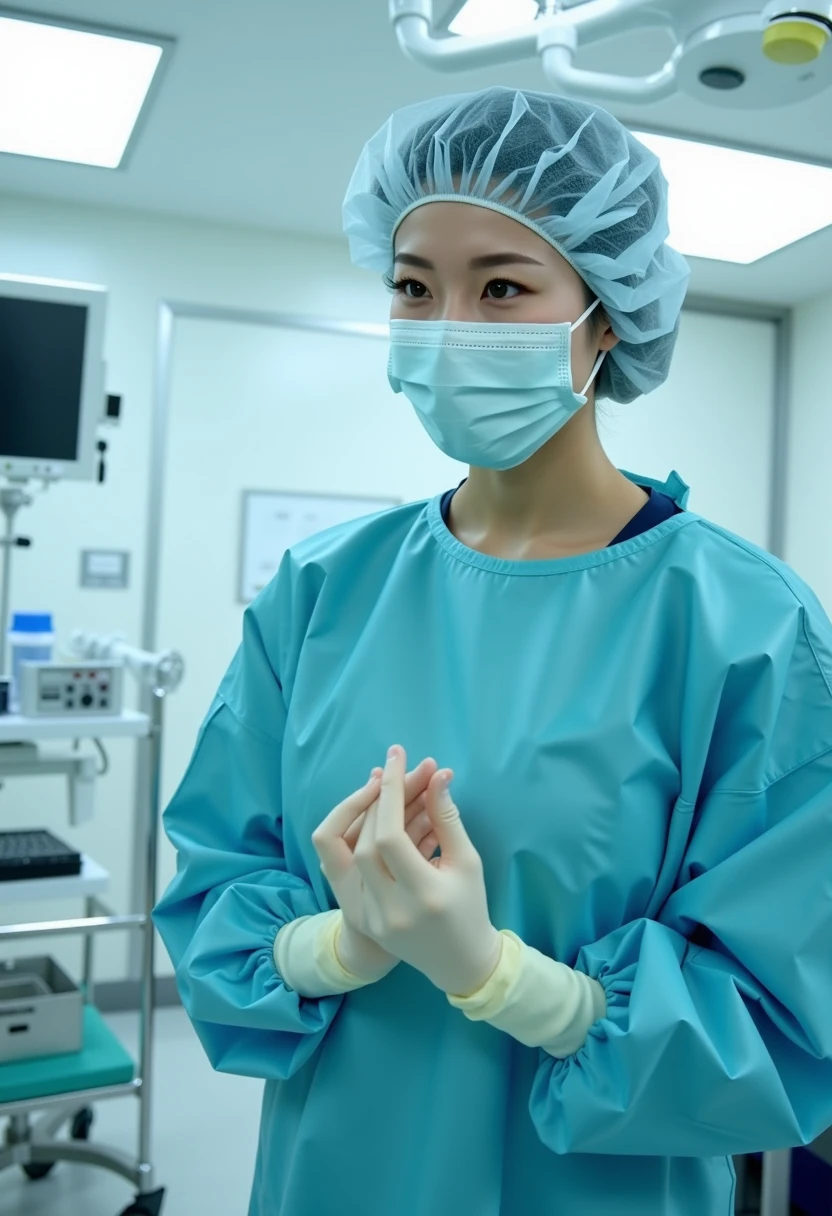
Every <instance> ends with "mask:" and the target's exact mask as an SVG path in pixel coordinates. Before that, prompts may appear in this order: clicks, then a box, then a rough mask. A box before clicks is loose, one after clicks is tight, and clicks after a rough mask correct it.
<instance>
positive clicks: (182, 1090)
mask: <svg viewBox="0 0 832 1216" xmlns="http://www.w3.org/2000/svg"><path fill="white" fill-rule="evenodd" d="M156 1016H157V1038H156V1060H155V1067H154V1077H155V1083H156V1092H155V1099H154V1106H153V1139H154V1165H155V1166H156V1170H157V1179H158V1185H159V1186H164V1187H165V1188H166V1198H165V1204H164V1207H163V1209H162V1216H197V1213H198V1216H246V1213H247V1210H248V1196H249V1189H250V1187H251V1179H252V1176H253V1173H254V1157H255V1153H256V1148H257V1129H258V1125H259V1122H260V1096H261V1092H262V1082H260V1081H255V1080H250V1079H249V1078H246V1077H230V1076H224V1075H220V1074H218V1073H215V1072H214V1071H213V1069H212V1068H211V1066H210V1064H209V1063H208V1061H207V1060H206V1058H205V1055H204V1053H203V1051H202V1048H201V1046H200V1044H199V1042H198V1040H197V1038H196V1036H195V1035H194V1032H193V1030H192V1028H191V1025H190V1023H189V1022H188V1019H187V1018H186V1016H185V1013H184V1011H183V1010H182V1009H179V1008H177V1009H161V1010H159V1011H158V1013H157V1015H156ZM107 1022H108V1023H109V1025H110V1026H111V1027H112V1029H113V1030H114V1031H115V1032H116V1033H117V1034H118V1036H119V1038H120V1039H121V1040H122V1042H123V1043H124V1045H125V1047H127V1049H128V1050H129V1051H131V1052H133V1053H135V1051H136V1034H137V1018H136V1016H135V1015H134V1014H126V1013H123V1014H113V1015H110V1016H108V1018H107ZM137 1115H138V1102H137V1101H136V1099H135V1098H119V1099H115V1100H113V1101H108V1102H102V1103H99V1105H98V1107H97V1109H96V1117H95V1125H94V1128H93V1133H92V1136H93V1138H94V1139H98V1140H100V1141H101V1142H102V1143H106V1144H109V1145H112V1146H114V1147H116V1148H120V1149H122V1150H124V1151H125V1152H127V1153H130V1154H131V1155H135V1153H136V1150H137V1139H136V1137H137ZM3 1130H4V1129H3V1128H2V1127H0V1135H2V1132H3ZM133 1195H134V1192H133V1191H132V1190H131V1188H130V1186H129V1184H128V1183H126V1182H123V1181H122V1180H121V1179H120V1178H118V1177H117V1176H116V1175H115V1174H110V1173H107V1172H105V1171H104V1170H99V1169H92V1168H90V1167H88V1166H78V1165H66V1164H59V1165H56V1166H55V1167H54V1169H53V1170H52V1172H51V1173H50V1174H49V1175H47V1177H46V1178H43V1179H41V1180H40V1181H39V1182H30V1181H29V1180H28V1179H27V1178H26V1177H25V1176H24V1174H23V1171H22V1170H21V1169H19V1168H13V1169H8V1170H5V1171H3V1172H2V1173H0V1214H2V1216H118V1214H119V1213H120V1212H121V1211H122V1210H123V1209H124V1208H125V1207H126V1206H127V1205H128V1204H129V1203H130V1202H131V1200H132V1198H133Z"/></svg>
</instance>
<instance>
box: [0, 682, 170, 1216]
mask: <svg viewBox="0 0 832 1216" xmlns="http://www.w3.org/2000/svg"><path fill="white" fill-rule="evenodd" d="M166 691H170V689H167V690H166V689H165V688H164V687H158V686H157V687H154V688H152V689H150V694H151V695H150V698H149V701H150V711H149V713H146V714H140V713H134V712H129V711H128V712H125V713H124V714H122V715H121V716H119V717H117V718H116V717H109V718H108V717H100V718H95V719H87V720H85V721H84V722H80V721H67V720H66V718H63V719H59V718H22V717H12V716H4V717H0V745H2V744H11V745H13V744H26V743H28V744H32V743H38V742H41V741H46V740H60V739H72V740H77V739H79V738H80V739H92V738H99V739H100V738H107V737H109V738H114V737H119V736H120V737H133V738H135V739H136V740H137V742H138V744H139V747H140V749H141V755H140V762H141V764H142V765H144V766H146V775H147V780H146V781H145V782H144V786H145V788H147V790H148V803H149V805H148V812H149V813H148V815H147V817H146V822H147V825H148V830H147V833H146V839H145V842H144V857H143V858H141V859H140V860H141V872H142V890H143V898H142V901H141V908H140V911H138V912H136V913H130V914H125V915H117V914H116V913H114V912H113V911H112V910H111V909H110V908H109V907H108V906H107V904H105V902H104V901H103V900H102V899H101V898H100V892H101V891H102V890H104V889H105V888H106V884H107V879H108V875H107V873H106V871H104V870H103V869H102V868H101V867H100V866H99V865H98V864H97V863H96V862H94V861H93V860H92V859H91V858H88V857H85V858H84V860H83V869H82V873H81V874H80V875H79V876H78V877H77V878H54V879H32V880H29V881H28V882H19V883H3V884H2V887H0V902H3V903H5V902H10V901H11V900H16V899H27V900H32V899H40V900H47V899H55V898H59V899H61V898H65V897H69V896H80V897H81V898H82V899H83V901H84V911H85V915H84V916H82V917H80V918H78V919H75V920H61V921H39V922H35V923H21V924H13V925H4V926H0V944H1V943H2V942H4V941H20V940H24V939H25V940H26V941H29V940H30V939H33V938H35V937H46V936H49V937H54V936H56V935H61V936H63V935H72V934H75V935H78V934H80V935H83V937H84V963H83V992H84V1001H85V1009H84V1017H85V1051H86V1050H87V1046H88V1043H90V1042H91V1041H92V1039H93V1038H94V1039H95V1041H96V1043H97V1045H98V1048H99V1049H100V1050H99V1054H98V1055H97V1056H96V1057H95V1059H96V1060H98V1061H99V1063H100V1065H101V1067H100V1068H99V1073H100V1076H101V1077H103V1078H104V1080H103V1083H94V1084H92V1085H88V1086H86V1087H84V1086H83V1084H82V1085H81V1086H80V1087H79V1084H78V1081H77V1080H73V1076H72V1067H73V1060H74V1059H75V1063H76V1064H77V1066H78V1075H79V1077H80V1076H83V1069H84V1063H83V1060H84V1053H83V1052H82V1053H81V1054H80V1055H79V1056H78V1057H77V1058H74V1057H72V1056H60V1057H58V1056H53V1057H52V1058H51V1060H50V1061H49V1062H48V1063H46V1064H44V1062H42V1061H38V1060H32V1061H20V1062H17V1063H16V1064H14V1065H9V1064H6V1065H2V1066H0V1121H2V1120H3V1119H5V1120H6V1121H7V1122H6V1128H5V1140H4V1143H3V1144H0V1169H5V1168H7V1167H9V1166H13V1165H19V1166H21V1167H22V1168H23V1169H24V1170H25V1171H26V1173H27V1174H28V1175H29V1177H30V1178H33V1179H37V1178H40V1177H43V1176H44V1175H45V1174H46V1173H48V1172H49V1171H50V1170H51V1169H52V1167H53V1166H54V1165H55V1163H56V1162H59V1161H64V1162H66V1161H69V1162H82V1163H84V1164H86V1165H95V1166H100V1167H101V1168H102V1169H107V1170H112V1171H114V1172H115V1173H116V1174H119V1175H121V1177H123V1178H125V1179H126V1180H127V1181H128V1182H130V1183H132V1185H133V1186H134V1187H135V1188H136V1192H137V1194H136V1197H135V1200H134V1201H133V1202H131V1203H130V1204H129V1206H128V1207H127V1208H126V1209H125V1210H124V1212H123V1213H122V1216H159V1213H160V1212H161V1208H162V1201H163V1198H164V1189H163V1188H160V1187H158V1186H157V1185H156V1180H155V1179H154V1175H153V1166H152V1164H151V1161H150V1116H151V1100H152V1067H153V1006H154V984H153V975H154V966H153V950H154V932H153V925H152V922H151V919H150V914H151V911H152V909H153V905H154V902H155V897H156V867H157V846H158V833H159V810H160V807H159V796H160V794H159V791H160V771H161V740H162V722H163V712H164V702H165V696H166ZM15 752H16V749H15V748H14V746H11V747H8V748H6V747H3V746H0V777H5V776H8V775H20V774H21V772H23V771H24V769H25V765H22V764H21V761H20V757H19V756H17V757H16V756H15ZM4 756H5V765H6V767H5V769H4ZM67 764H68V765H69V764H71V759H68V760H67ZM28 771H29V772H32V773H33V772H41V771H44V769H43V768H42V767H35V764H34V763H33V766H32V767H31V768H30V769H29V770H28ZM46 771H52V772H55V771H61V770H60V765H59V762H58V764H57V765H56V764H54V763H53V766H52V767H51V768H50V769H47V770H46ZM136 860H137V863H138V862H139V859H138V858H137V859H136ZM13 888H16V890H14V889H13ZM116 930H128V931H133V932H138V933H141V934H142V937H143V951H142V967H141V1015H140V1038H139V1043H140V1046H139V1059H138V1062H137V1066H133V1062H132V1060H130V1059H129V1057H127V1053H126V1052H125V1051H124V1049H123V1048H120V1045H119V1044H118V1042H117V1040H116V1039H115V1036H113V1035H112V1033H111V1032H110V1031H109V1029H108V1028H107V1027H106V1026H105V1024H104V1022H103V1020H102V1019H101V1017H100V1015H99V1014H98V1011H97V1010H96V1008H95V981H94V974H93V945H94V941H95V937H96V935H97V934H99V933H109V932H113V931H116ZM108 1051H109V1060H110V1062H109V1064H107V1066H106V1067H105V1062H106V1061H107V1059H108V1056H107V1052H108ZM119 1051H120V1053H121V1055H122V1056H123V1057H125V1059H126V1063H125V1059H120V1058H119ZM90 1058H92V1057H90ZM11 1069H13V1070H14V1071H13V1073H11V1074H10V1073H9V1070H11ZM4 1071H5V1073H6V1077H5V1080H3V1074H4ZM93 1072H95V1069H93ZM122 1072H123V1074H124V1075H119V1074H120V1073H122ZM45 1073H47V1074H51V1076H50V1077H48V1078H47V1080H44V1074H45ZM107 1074H109V1079H106V1076H107ZM66 1086H70V1088H65V1087H66ZM15 1087H17V1092H18V1093H19V1096H16V1095H15ZM53 1087H54V1092H44V1090H45V1089H46V1090H47V1091H48V1090H50V1089H52V1088H53ZM125 1094H133V1095H134V1096H135V1097H136V1098H137V1099H138V1102H139V1129H138V1151H137V1155H136V1157H129V1156H127V1155H126V1154H125V1153H122V1152H120V1151H118V1150H116V1149H113V1148H107V1147H105V1146H104V1145H102V1144H99V1143H97V1142H96V1141H91V1140H90V1139H89V1137H90V1130H91V1126H92V1120H93V1107H94V1106H95V1104H97V1103H98V1102H103V1101H104V1100H105V1099H108V1098H118V1097H121V1096H123V1095H125ZM67 1124H69V1125H70V1138H69V1139H67V1140H63V1139H62V1140H59V1139H57V1133H58V1131H59V1130H60V1129H61V1128H62V1127H64V1126H65V1125H67Z"/></svg>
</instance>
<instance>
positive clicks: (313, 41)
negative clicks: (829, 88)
mask: <svg viewBox="0 0 832 1216" xmlns="http://www.w3.org/2000/svg"><path fill="white" fill-rule="evenodd" d="M15 7H16V8H17V9H18V11H21V10H23V11H26V12H38V11H39V6H37V5H32V4H29V3H26V2H25V0H23V2H22V3H21V2H20V0H17V3H16V4H15ZM41 11H46V12H48V13H50V15H52V16H55V17H67V18H75V19H77V20H86V21H92V22H98V23H100V24H102V25H110V26H117V27H119V28H121V29H128V30H130V29H132V30H139V31H143V32H146V33H151V34H166V35H168V36H172V37H173V38H175V39H176V42H177V46H176V49H175V52H174V54H173V57H172V60H171V63H170V66H169V69H168V73H167V75H166V77H165V79H164V81H163V83H162V87H161V89H160V91H159V93H158V95H157V97H156V100H155V104H154V105H153V108H152V111H151V113H150V114H149V117H148V121H147V123H146V125H145V128H144V130H143V131H142V133H141V137H140V138H139V140H138V143H137V145H136V147H135V149H134V151H133V155H132V157H131V159H130V162H129V164H128V165H127V167H126V168H125V169H124V170H118V171H113V170H105V169H93V168H87V167H84V166H79V165H68V164H59V163H55V162H50V161H41V160H34V159H28V158H25V157H15V156H8V155H2V154H0V191H3V192H6V193H14V194H24V195H30V196H37V197H43V198H53V199H55V198H58V199H67V200H75V201H79V202H86V203H94V204H98V205H104V206H113V207H126V208H131V209H133V210H137V209H138V210H149V211H155V212H163V213H172V214H176V215H182V216H198V217H204V218H207V219H213V220H222V221H226V222H232V223H236V224H245V225H254V226H257V227H261V228H270V229H281V230H284V231H285V230H289V231H298V232H311V233H316V234H322V235H328V236H333V237H337V236H339V234H340V206H341V199H342V197H343V194H344V189H345V187H346V184H347V182H348V181H349V177H350V174H351V172H352V169H353V166H354V164H355V161H356V158H357V156H358V153H359V152H360V150H361V147H362V146H363V143H364V141H365V140H366V139H367V138H368V136H369V135H371V134H372V133H373V132H374V131H375V130H376V129H377V128H378V127H379V126H380V125H381V123H382V122H383V121H384V120H385V118H386V117H387V116H388V114H389V113H390V111H391V110H392V109H395V108H396V107H397V106H401V105H406V104H408V103H409V102H412V101H417V100H419V99H421V98H424V97H430V96H441V95H442V94H444V93H451V92H462V91H466V90H471V89H476V88H481V87H483V86H484V85H488V84H498V83H499V84H506V85H510V86H518V87H525V88H535V89H544V90H545V89H547V88H549V87H550V86H549V85H548V84H547V81H546V78H545V77H544V75H543V73H542V71H541V69H540V67H539V65H538V63H537V62H536V61H534V60H532V61H529V62H527V63H520V64H510V65H507V66H506V67H504V68H499V69H497V68H493V69H489V70H487V71H478V72H465V73H460V74H453V75H440V74H438V73H434V72H431V71H429V70H428V69H426V68H421V67H419V66H417V65H415V64H413V63H410V62H409V61H408V60H406V59H405V58H404V57H403V56H402V54H401V53H400V51H399V49H398V46H397V44H396V41H395V37H394V35H393V32H392V29H391V26H390V24H389V22H388V18H387V0H243V2H242V3H237V4H232V3H227V2H224V3H220V0H119V2H118V3H117V4H116V3H113V0H48V2H45V3H44V8H43V10H41ZM656 35H657V36H656V37H650V36H645V35H644V34H643V33H642V34H640V35H638V36H636V37H628V38H627V39H626V40H620V39H619V40H616V41H615V42H612V41H611V42H609V43H607V44H605V45H603V46H598V47H595V48H593V49H592V52H591V54H590V53H587V54H586V56H585V58H584V59H583V60H581V61H580V62H581V63H582V64H583V65H584V66H589V67H596V68H599V69H601V70H603V69H613V70H618V71H620V70H621V63H622V61H623V62H624V63H625V64H626V70H627V71H628V72H633V73H635V72H641V71H650V70H652V69H653V68H654V67H657V66H659V64H660V63H661V62H663V60H664V58H665V42H664V36H663V35H661V34H659V32H658V31H656ZM831 107H832V93H826V94H822V95H821V96H820V97H818V98H815V99H814V100H812V101H807V102H804V103H801V104H800V105H795V106H790V107H784V108H783V109H781V110H765V111H763V110H759V111H752V112H739V111H728V110H721V109H717V108H714V107H711V106H706V105H703V104H700V103H698V102H694V101H692V100H689V99H687V98H685V97H682V96H680V95H677V96H675V97H673V98H671V99H669V100H667V101H663V102H660V103H657V104H654V105H651V106H638V107H636V106H630V107H610V108H612V109H614V110H615V113H616V114H617V115H618V117H619V118H621V119H622V120H624V121H626V122H628V123H629V124H630V125H631V126H634V127H638V126H642V127H643V128H645V129H649V128H654V129H659V130H667V131H671V132H673V131H678V132H680V133H685V134H693V135H702V136H705V137H707V138H710V139H712V140H716V141H719V140H720V139H722V140H726V141H731V142H735V143H739V144H742V145H746V146H752V147H756V148H760V149H764V150H765V149H774V150H779V151H788V152H791V153H792V154H803V155H806V156H807V157H808V158H810V159H811V158H816V159H822V160H826V161H829V162H832V123H830V122H829V114H830V108H831ZM691 286H692V289H693V290H694V291H696V292H699V293H709V294H713V295H720V296H728V297H734V298H737V299H744V300H753V301H756V302H760V301H764V302H767V303H777V304H792V303H795V302H797V301H799V300H802V299H806V298H808V297H811V296H814V295H819V294H821V293H823V292H827V291H832V227H830V228H827V229H825V230H824V231H823V232H822V233H818V234H816V235H815V236H812V237H808V238H807V239H806V240H804V241H800V242H799V243H798V244H796V245H793V246H791V247H790V248H789V249H787V250H783V251H781V252H779V253H776V254H773V255H771V256H770V257H768V258H764V259H762V260H761V261H759V262H757V263H755V264H753V265H751V266H733V265H728V264H725V263H712V262H704V261H697V262H695V263H694V273H693V280H692V285H691Z"/></svg>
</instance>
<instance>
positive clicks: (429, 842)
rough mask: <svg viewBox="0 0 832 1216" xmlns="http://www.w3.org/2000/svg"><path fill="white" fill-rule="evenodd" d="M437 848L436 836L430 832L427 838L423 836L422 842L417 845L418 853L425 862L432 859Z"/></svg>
mask: <svg viewBox="0 0 832 1216" xmlns="http://www.w3.org/2000/svg"><path fill="white" fill-rule="evenodd" d="M438 848H439V841H438V840H437V839H436V834H435V833H434V832H430V833H429V834H428V835H427V836H425V838H424V840H423V841H422V843H421V844H420V845H419V852H420V853H421V854H422V856H423V857H424V858H425V860H426V861H430V859H431V857H433V855H434V853H435V852H436V850H437V849H438Z"/></svg>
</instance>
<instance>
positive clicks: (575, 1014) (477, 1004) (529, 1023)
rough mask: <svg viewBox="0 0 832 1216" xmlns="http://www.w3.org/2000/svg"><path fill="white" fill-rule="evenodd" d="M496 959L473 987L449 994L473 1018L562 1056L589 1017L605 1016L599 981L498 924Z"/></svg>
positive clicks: (573, 1047)
mask: <svg viewBox="0 0 832 1216" xmlns="http://www.w3.org/2000/svg"><path fill="white" fill-rule="evenodd" d="M500 934H501V936H502V938H503V947H502V951H501V953H500V961H499V962H498V963H497V966H496V968H495V970H494V971H493V972H492V974H491V976H490V977H489V979H488V980H486V982H485V983H484V984H483V986H482V988H480V989H479V991H478V992H474V993H472V994H471V995H470V996H467V997H459V996H450V995H449V996H448V1001H449V1002H450V1003H451V1005H453V1006H454V1008H455V1009H461V1010H462V1012H463V1013H464V1014H465V1016H466V1017H467V1018H470V1019H471V1021H474V1022H488V1023H489V1025H491V1026H494V1027H496V1029H497V1030H502V1031H505V1033H506V1034H510V1035H511V1036H512V1038H515V1039H517V1040H518V1041H519V1042H520V1043H524V1044H525V1045H526V1046H527V1047H542V1048H543V1050H544V1051H546V1052H548V1054H549V1055H551V1056H555V1057H557V1058H558V1059H565V1058H566V1057H567V1056H571V1055H574V1054H575V1052H577V1051H579V1050H580V1048H581V1047H583V1045H584V1043H585V1042H586V1037H587V1032H588V1031H589V1028H590V1026H591V1025H592V1024H593V1022H595V1021H597V1020H598V1019H599V1018H603V1017H606V1014H607V998H606V993H605V991H604V988H603V986H602V985H601V984H600V983H599V982H598V980H595V979H592V977H591V976H589V975H585V974H584V973H583V972H582V971H575V970H574V969H573V968H572V967H567V966H566V964H565V963H559V962H557V961H556V960H555V959H553V958H549V957H548V956H547V955H545V954H541V952H540V951H539V950H535V948H534V947H533V946H527V945H526V943H525V942H524V941H522V940H521V939H520V938H519V937H518V936H517V934H516V933H512V932H511V930H510V929H501V930H500Z"/></svg>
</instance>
